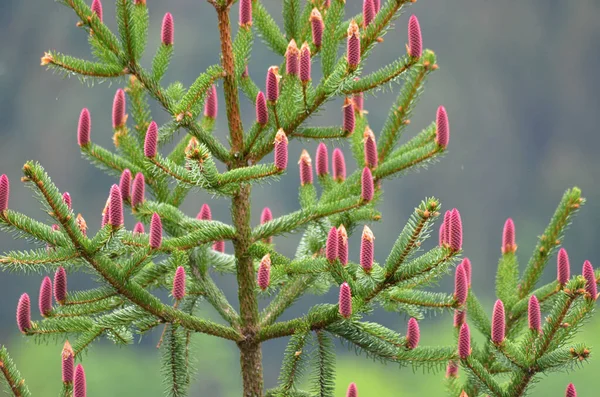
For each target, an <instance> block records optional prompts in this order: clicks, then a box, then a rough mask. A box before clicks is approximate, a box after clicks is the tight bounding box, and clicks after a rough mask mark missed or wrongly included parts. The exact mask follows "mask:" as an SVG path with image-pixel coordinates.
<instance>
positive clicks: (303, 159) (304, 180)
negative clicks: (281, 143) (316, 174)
mask: <svg viewBox="0 0 600 397" xmlns="http://www.w3.org/2000/svg"><path fill="white" fill-rule="evenodd" d="M298 164H299V168H300V185H301V186H304V185H307V184H308V185H311V184H312V183H313V174H312V160H311V159H310V155H309V154H308V152H307V151H306V149H304V150H302V154H300V161H298Z"/></svg>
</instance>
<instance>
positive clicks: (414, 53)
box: [408, 15, 423, 58]
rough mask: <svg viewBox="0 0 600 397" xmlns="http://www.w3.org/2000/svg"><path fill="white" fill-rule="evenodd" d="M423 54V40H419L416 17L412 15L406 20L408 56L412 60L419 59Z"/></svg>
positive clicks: (418, 27)
mask: <svg viewBox="0 0 600 397" xmlns="http://www.w3.org/2000/svg"><path fill="white" fill-rule="evenodd" d="M422 53H423V39H422V38H421V27H420V26H419V20H418V19H417V17H416V16H414V15H412V16H411V17H410V19H409V20H408V54H409V55H410V56H411V57H413V58H419V57H421V54H422Z"/></svg>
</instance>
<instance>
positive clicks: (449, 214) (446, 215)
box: [444, 211, 452, 245]
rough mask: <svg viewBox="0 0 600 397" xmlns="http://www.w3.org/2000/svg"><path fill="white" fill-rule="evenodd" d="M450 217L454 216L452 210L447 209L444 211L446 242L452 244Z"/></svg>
mask: <svg viewBox="0 0 600 397" xmlns="http://www.w3.org/2000/svg"><path fill="white" fill-rule="evenodd" d="M450 218H452V211H446V212H445V213H444V243H445V244H446V245H450V222H451V220H450Z"/></svg>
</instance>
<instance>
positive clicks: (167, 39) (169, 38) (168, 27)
mask: <svg viewBox="0 0 600 397" xmlns="http://www.w3.org/2000/svg"><path fill="white" fill-rule="evenodd" d="M174 29H175V27H174V25H173V15H171V13H170V12H167V13H166V14H165V16H164V17H163V20H162V26H161V28H160V40H161V41H162V43H163V45H166V46H170V45H173V35H174V33H173V30H174Z"/></svg>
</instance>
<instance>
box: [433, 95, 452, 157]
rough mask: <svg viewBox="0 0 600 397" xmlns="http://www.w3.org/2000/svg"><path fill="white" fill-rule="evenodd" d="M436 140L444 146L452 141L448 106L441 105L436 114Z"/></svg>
mask: <svg viewBox="0 0 600 397" xmlns="http://www.w3.org/2000/svg"><path fill="white" fill-rule="evenodd" d="M435 126H436V128H435V142H436V143H437V144H438V145H439V146H441V147H442V148H444V149H445V148H446V146H448V141H450V124H448V113H446V108H445V107H443V106H440V107H439V108H438V110H437V114H436V116H435Z"/></svg>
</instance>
